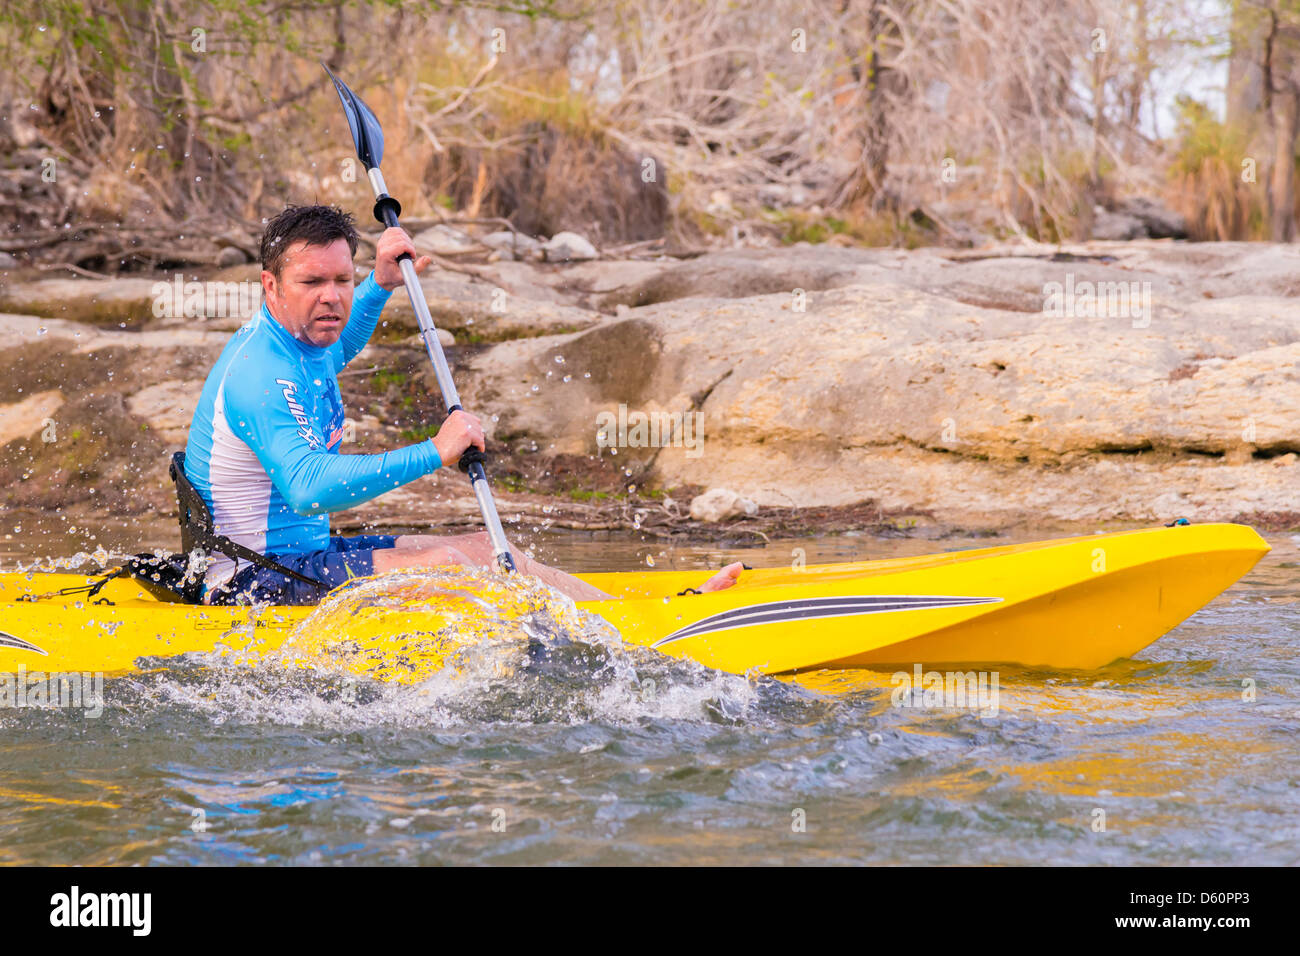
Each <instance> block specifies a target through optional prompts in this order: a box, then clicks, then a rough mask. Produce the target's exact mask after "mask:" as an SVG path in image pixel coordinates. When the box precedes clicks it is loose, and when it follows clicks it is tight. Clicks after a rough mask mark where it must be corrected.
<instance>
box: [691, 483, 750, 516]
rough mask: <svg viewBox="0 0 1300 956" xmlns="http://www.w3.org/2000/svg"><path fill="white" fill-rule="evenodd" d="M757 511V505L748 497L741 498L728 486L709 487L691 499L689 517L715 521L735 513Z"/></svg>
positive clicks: (744, 513)
mask: <svg viewBox="0 0 1300 956" xmlns="http://www.w3.org/2000/svg"><path fill="white" fill-rule="evenodd" d="M757 513H758V505H756V504H754V502H752V501H750V500H749V499H748V498H742V497H741V496H740V495H738V494H736V492H734V491H732V490H731V489H730V488H710V489H709V490H708V491H706V492H704V494H702V495H696V496H695V497H694V498H692V499H691V519H692V520H693V521H704V522H707V523H711V524H712V523H716V522H718V521H726V520H727V519H728V518H734V517H735V516H737V515H742V514H743V515H752V514H757Z"/></svg>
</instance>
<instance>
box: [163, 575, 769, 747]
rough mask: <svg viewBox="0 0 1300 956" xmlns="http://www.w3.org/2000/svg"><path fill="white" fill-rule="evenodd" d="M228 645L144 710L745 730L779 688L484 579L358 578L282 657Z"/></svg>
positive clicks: (510, 581)
mask: <svg viewBox="0 0 1300 956" xmlns="http://www.w3.org/2000/svg"><path fill="white" fill-rule="evenodd" d="M260 610H262V611H267V610H270V609H267V608H262V609H260ZM251 630H252V629H251V625H250V626H249V631H250V633H251ZM227 636H228V637H229V638H230V640H229V642H228V643H229V646H228V647H226V646H223V647H222V648H220V649H219V650H218V651H217V652H215V653H212V654H202V655H192V656H191V657H190V658H189V659H188V660H187V661H186V663H185V665H182V666H178V665H177V662H176V661H175V660H173V661H172V662H171V663H170V666H169V667H168V669H167V670H166V671H164V672H159V673H157V674H155V675H151V676H149V677H145V678H143V679H142V681H141V684H140V688H139V689H140V690H141V691H142V692H143V696H144V697H145V698H146V699H147V700H148V701H149V702H150V703H151V704H153V705H155V706H157V707H160V708H164V709H170V708H172V707H175V706H177V705H180V706H181V707H182V708H184V709H187V710H196V711H199V712H202V713H205V714H207V715H208V717H209V719H212V720H214V721H215V722H217V723H226V722H228V721H235V722H238V723H241V724H242V723H246V722H248V721H253V722H262V721H269V722H271V723H274V724H280V725H296V726H302V725H322V726H327V727H332V728H337V729H345V728H346V729H357V728H367V727H376V726H393V725H397V726H404V727H455V726H459V727H465V726H477V725H484V724H494V723H513V724H561V725H569V726H574V725H580V724H585V723H588V722H591V721H597V722H600V723H604V724H612V725H624V726H626V725H629V724H632V725H636V724H641V723H644V722H645V721H658V720H664V719H666V720H674V721H676V720H684V721H687V722H695V721H703V722H705V723H710V724H717V723H722V724H732V723H736V722H738V721H742V720H745V719H747V718H749V717H751V716H753V714H754V709H755V707H756V705H760V706H761V701H762V695H761V692H762V690H763V689H764V688H767V689H768V690H769V692H770V690H771V689H772V688H773V687H779V686H780V685H779V683H778V682H775V681H772V680H769V679H765V678H757V679H754V680H751V679H748V678H745V677H741V676H737V675H734V674H724V673H721V672H716V671H711V670H709V669H708V668H705V667H703V666H701V665H699V664H697V663H695V662H692V661H681V660H675V659H672V658H668V657H665V656H664V655H662V654H659V653H658V652H656V651H652V650H649V649H647V648H643V647H638V646H635V645H627V644H624V643H623V641H622V640H621V638H620V636H619V634H618V632H617V630H615V629H614V628H613V627H612V626H611V625H610V624H608V623H607V622H606V621H604V620H603V619H602V618H600V617H597V616H596V615H593V614H591V613H590V612H588V611H583V610H581V609H579V608H578V607H577V606H576V605H575V604H574V603H573V601H572V600H570V599H569V598H567V597H565V596H564V595H562V594H560V593H559V592H557V591H554V590H552V589H551V588H549V587H547V586H546V585H544V584H542V583H541V582H540V581H538V580H537V579H535V578H532V577H529V576H527V575H522V574H517V575H508V576H507V575H500V574H497V573H495V572H493V571H490V570H470V569H462V568H435V569H418V570H405V571H393V572H388V573H387V574H384V575H382V576H374V577H367V578H357V579H355V580H354V581H352V582H349V584H347V585H345V586H344V587H342V588H339V589H337V590H335V591H334V592H333V593H331V594H330V595H329V596H327V597H326V599H325V600H324V601H323V602H322V603H321V605H320V606H319V607H317V608H316V609H315V610H314V611H313V612H312V613H311V614H310V616H308V617H307V618H305V619H303V620H302V621H301V622H300V623H298V624H297V625H296V626H295V627H294V629H293V631H292V632H291V633H290V635H289V636H288V638H287V639H286V640H285V642H284V643H283V644H282V645H280V646H279V647H278V648H277V649H275V650H263V649H261V648H259V647H258V646H257V642H256V641H255V640H253V639H251V638H250V636H249V635H248V634H245V635H243V636H242V637H241V636H240V635H237V634H234V633H232V634H230V635H227ZM232 648H233V649H234V650H232ZM769 696H770V693H769ZM779 696H782V697H784V696H788V694H779Z"/></svg>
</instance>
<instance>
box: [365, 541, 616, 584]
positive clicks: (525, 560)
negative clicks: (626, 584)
mask: <svg viewBox="0 0 1300 956" xmlns="http://www.w3.org/2000/svg"><path fill="white" fill-rule="evenodd" d="M417 554H418V555H419V557H418V558H417V557H416V555H417ZM513 555H514V559H515V567H517V568H518V569H519V570H520V571H522V572H523V573H524V574H531V575H532V576H533V577H535V578H537V579H538V580H539V581H541V582H542V583H544V584H548V585H550V586H551V587H553V588H555V590H557V591H559V592H560V593H561V594H565V595H568V596H569V597H571V598H572V599H573V600H575V601H608V600H610V599H611V598H612V597H613V596H614V595H612V594H606V593H605V592H604V591H602V590H600V589H599V588H594V587H592V586H591V585H590V584H587V583H586V582H585V581H580V580H578V579H577V578H575V577H574V576H573V575H572V574H566V573H565V572H563V571H561V570H560V569H559V568H552V567H550V566H549V565H545V564H542V563H541V562H540V561H534V560H533V559H532V558H530V557H528V555H526V554H522V553H520V552H518V551H516V552H513ZM448 557H451V558H454V560H447V558H448ZM495 560H496V556H495V555H494V554H493V553H492V542H491V541H490V540H489V539H488V536H487V532H486V531H480V532H478V533H477V534H461V535H447V536H442V535H430V534H404V535H401V536H400V537H398V539H397V543H396V545H395V546H394V547H393V548H391V549H384V550H378V551H376V552H375V572H376V573H379V572H382V571H386V570H390V569H392V568H409V567H412V566H413V565H414V566H418V567H433V566H437V565H441V564H460V565H465V566H468V567H479V568H482V567H488V566H490V565H491V564H492V563H493V562H494V561H495Z"/></svg>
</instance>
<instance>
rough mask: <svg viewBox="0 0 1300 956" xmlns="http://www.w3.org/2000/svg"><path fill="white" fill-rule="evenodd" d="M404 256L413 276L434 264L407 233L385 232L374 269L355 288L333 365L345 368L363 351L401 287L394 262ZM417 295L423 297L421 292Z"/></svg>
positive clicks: (397, 231) (381, 237) (400, 273)
mask: <svg viewBox="0 0 1300 956" xmlns="http://www.w3.org/2000/svg"><path fill="white" fill-rule="evenodd" d="M403 255H407V256H410V257H411V258H412V260H413V261H414V265H415V272H416V275H419V274H420V273H421V272H423V271H424V270H425V269H427V268H429V263H430V262H432V261H433V260H432V259H430V258H429V257H428V256H422V255H419V254H418V253H417V252H416V251H415V243H414V242H413V241H412V240H411V237H410V236H409V235H407V233H406V230H404V229H401V228H399V227H397V226H393V227H391V228H389V229H385V230H384V231H383V233H381V234H380V236H379V241H378V242H377V243H376V244H375V268H374V270H373V271H372V272H371V273H370V275H368V276H366V278H365V280H364V281H362V283H361V285H359V286H357V291H356V294H355V295H354V296H353V297H352V312H351V314H350V315H349V316H348V324H347V325H346V326H345V327H344V328H343V334H342V335H341V336H340V337H339V341H338V344H339V346H340V347H341V348H342V350H343V351H342V355H341V356H337V357H336V361H337V359H338V358H342V360H343V361H342V362H341V363H339V364H338V366H337V367H338V368H342V367H343V366H344V365H347V364H348V363H349V362H351V361H352V360H353V359H354V358H356V357H357V354H358V353H359V352H360V351H361V350H362V349H363V348H365V347H366V343H367V342H369V341H370V336H371V334H372V333H373V332H374V331H375V325H376V323H378V321H379V313H380V312H382V311H383V310H384V305H385V304H386V303H387V302H388V297H389V296H390V295H392V293H393V290H394V289H396V288H397V287H398V286H399V285H403V284H404V280H403V277H402V269H401V266H399V265H398V262H397V260H398V257H399V256H403ZM419 294H421V295H423V294H424V293H423V290H420V292H419Z"/></svg>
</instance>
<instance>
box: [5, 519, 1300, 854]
mask: <svg viewBox="0 0 1300 956" xmlns="http://www.w3.org/2000/svg"><path fill="white" fill-rule="evenodd" d="M1048 536H1051V535H1050V533H1049V534H1037V535H1035V534H1026V535H1018V536H1017V537H1018V538H1023V539H1031V538H1035V537H1048ZM112 537H113V536H112V534H111V533H108V532H105V533H102V534H100V535H99V538H100V539H101V540H102V541H105V542H107V546H109V547H110V548H111V547H113V543H112V541H111V540H110V539H112ZM42 540H44V539H42ZM146 543H148V544H166V543H167V539H166V536H165V532H164V533H163V537H162V538H161V540H159V541H156V542H155V541H149V542H146ZM990 543H995V542H990V541H987V540H974V539H954V540H946V541H938V542H935V541H921V540H911V539H903V540H881V539H876V538H871V537H855V536H846V537H835V538H827V539H825V540H823V541H821V542H819V543H816V544H814V543H812V542H809V541H807V540H805V541H795V542H775V543H773V544H772V545H770V546H769V547H767V548H762V549H751V550H738V549H727V548H720V547H711V546H710V547H703V546H688V547H677V548H669V547H667V546H665V545H663V544H658V543H652V542H646V541H642V540H639V539H636V538H631V537H617V536H615V537H610V538H605V539H603V540H595V539H590V538H575V537H564V536H548V537H546V538H543V539H540V544H539V546H538V549H537V550H538V556H539V557H541V558H542V559H544V560H549V561H552V562H553V563H558V564H561V565H564V566H568V567H587V568H591V569H630V568H637V567H640V568H644V567H646V564H647V562H646V558H647V557H651V558H653V559H654V561H655V566H656V567H657V568H665V567H700V568H702V569H703V568H708V567H717V566H718V565H719V564H721V563H722V562H723V561H724V560H727V559H734V558H737V557H739V558H743V559H745V560H748V561H749V562H750V563H751V564H760V563H763V564H777V563H786V562H788V561H789V560H790V554H791V552H792V550H793V549H794V548H796V547H802V548H804V549H805V550H806V552H807V560H808V561H809V562H817V561H828V560H848V559H853V558H864V557H885V556H892V555H899V554H917V553H924V552H930V551H935V550H940V549H942V548H945V547H976V546H984V545H988V544H990ZM1270 543H1271V544H1273V545H1274V547H1275V550H1274V552H1273V553H1272V554H1270V555H1269V556H1268V557H1267V558H1265V560H1264V561H1263V562H1262V563H1261V565H1260V566H1259V567H1258V568H1257V569H1256V570H1255V571H1254V572H1252V573H1251V574H1250V575H1248V576H1247V578H1246V579H1245V581H1244V582H1243V583H1242V584H1240V585H1238V586H1237V587H1236V588H1234V589H1233V590H1232V591H1230V592H1229V593H1228V594H1227V595H1225V596H1224V597H1222V598H1220V599H1219V600H1217V601H1216V602H1215V603H1214V604H1212V605H1211V606H1209V607H1208V608H1206V609H1205V610H1203V611H1201V612H1200V613H1198V614H1197V615H1196V616H1195V617H1193V618H1192V619H1191V620H1190V621H1189V622H1187V623H1186V624H1184V625H1183V626H1182V627H1180V628H1178V629H1177V630H1176V631H1174V632H1173V633H1171V634H1169V635H1167V636H1166V637H1165V638H1163V639H1162V640H1160V641H1159V642H1157V643H1156V644H1154V645H1152V646H1151V647H1150V648H1148V649H1147V650H1146V651H1145V652H1144V653H1143V654H1142V655H1140V656H1141V658H1142V660H1140V661H1130V662H1123V663H1119V664H1115V665H1112V666H1111V667H1110V668H1108V669H1106V670H1104V671H1100V672H1095V673H1087V674H1060V673H1049V672H1031V671H1018V672H1007V671H1005V670H1004V671H1002V672H1001V674H1000V688H999V690H1000V699H999V708H998V713H997V715H996V716H995V717H981V716H979V715H978V714H974V713H970V712H955V711H933V710H931V711H926V710H916V709H904V708H898V707H894V706H892V705H891V692H892V690H893V684H892V683H891V677H890V675H889V674H888V673H877V672H869V671H857V672H844V673H840V674H838V675H832V676H827V675H822V676H821V677H813V678H809V679H807V680H804V681H801V682H799V683H791V682H787V681H782V680H774V679H770V678H745V677H740V676H734V675H728V674H720V673H717V672H711V671H708V670H705V669H704V668H702V667H699V666H697V665H694V664H691V663H687V662H681V661H674V660H670V659H668V658H665V657H662V656H660V655H658V654H655V653H654V652H652V651H648V650H644V649H637V648H626V647H623V646H622V645H621V644H620V643H619V642H618V641H617V640H614V639H612V638H609V637H608V636H607V635H603V634H601V633H600V632H599V630H593V631H588V632H584V633H582V634H581V635H579V637H580V638H581V639H577V638H575V637H574V636H573V635H572V633H571V632H567V633H569V636H567V637H566V636H565V634H562V633H560V631H564V629H565V628H569V629H572V628H574V627H576V626H577V625H575V624H574V623H573V621H571V620H568V619H567V618H563V613H562V612H560V611H557V612H556V613H557V614H559V615H560V618H559V619H556V620H551V621H550V622H549V623H546V622H543V623H541V624H539V625H538V626H537V628H540V630H539V629H537V628H535V631H534V635H533V637H534V639H533V640H532V641H531V642H530V641H529V640H527V639H524V640H508V639H505V638H501V639H500V640H497V641H496V642H495V643H492V642H489V645H485V647H484V648H483V649H482V651H481V653H478V654H477V655H475V654H474V653H472V649H471V652H469V653H468V656H464V657H462V658H459V659H458V666H457V667H456V668H454V669H449V671H447V672H443V673H442V674H440V675H439V676H438V677H435V678H433V679H431V680H427V681H424V682H421V683H419V684H415V685H407V686H398V685H376V684H371V683H369V682H366V681H361V682H357V681H356V680H355V679H352V678H349V677H348V676H347V674H346V673H344V672H342V671H340V672H337V673H333V672H330V671H329V670H328V669H324V670H321V671H317V672H314V673H313V672H303V671H291V670H285V669H284V668H277V667H261V668H257V669H254V670H251V671H250V670H248V669H245V668H242V667H237V666H233V665H228V666H216V667H211V668H204V667H199V666H187V667H183V668H175V669H171V670H168V671H162V672H155V673H146V674H139V675H135V676H131V677H121V678H113V679H109V680H108V681H107V682H106V686H105V693H106V697H107V701H106V705H105V708H104V712H103V715H102V716H101V717H99V718H90V717H87V716H86V715H85V714H84V713H82V712H80V711H76V710H70V709H63V710H55V709H50V710H0V741H2V743H0V863H26V864H64V863H69V864H70V863H81V864H204V863H219V864H231V863H242V862H266V863H291V864H322V865H330V864H360V863H479V864H488V863H510V864H518V863H587V864H591V863H611V864H612V863H621V864H629V863H633V864H636V863H641V864H684V863H693V864H707V863H719V864H727V863H730V864H737V863H787V864H789V863H927V864H929V863H959V864H965V863H979V864H988V863H992V864H1039V863H1070V864H1171V863H1178V864H1189V863H1190V864H1292V865H1294V864H1296V863H1297V862H1300V850H1298V849H1297V847H1300V788H1298V787H1297V780H1300V747H1298V746H1297V743H1298V742H1300V733H1298V731H1297V727H1300V654H1298V653H1297V651H1300V639H1298V638H1297V633H1300V602H1298V601H1297V598H1298V596H1300V553H1298V551H1297V542H1296V541H1295V540H1292V538H1291V537H1289V536H1287V535H1279V536H1272V537H1271V538H1270ZM6 544H8V542H6ZM64 544H65V545H66V548H65V550H64V551H63V552H60V553H71V551H72V550H74V549H78V548H82V547H84V546H85V542H84V541H83V540H79V541H76V542H72V541H66V542H64ZM23 545H24V546H25V547H26V548H27V550H26V552H25V554H26V556H27V557H28V558H30V557H31V555H32V554H33V551H32V547H33V546H34V541H33V540H32V539H28V540H26V541H24V542H23ZM74 545H75V548H74ZM6 564H7V565H10V566H11V565H12V559H11V558H6ZM497 636H498V637H501V635H497ZM452 671H454V672H452ZM1243 681H1253V687H1254V694H1255V700H1254V701H1253V702H1250V701H1247V700H1243V693H1246V692H1247V691H1248V690H1249V689H1250V684H1245V685H1243ZM1246 696H1249V694H1248V693H1247V694H1246ZM1102 814H1104V818H1103V816H1102ZM1103 822H1104V830H1103V829H1101V828H1100V826H1101V824H1102V823H1103Z"/></svg>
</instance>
